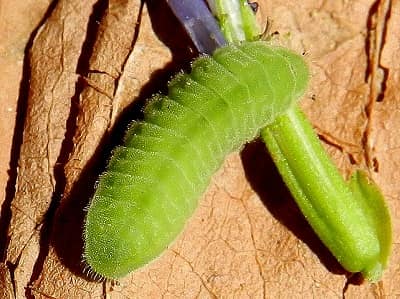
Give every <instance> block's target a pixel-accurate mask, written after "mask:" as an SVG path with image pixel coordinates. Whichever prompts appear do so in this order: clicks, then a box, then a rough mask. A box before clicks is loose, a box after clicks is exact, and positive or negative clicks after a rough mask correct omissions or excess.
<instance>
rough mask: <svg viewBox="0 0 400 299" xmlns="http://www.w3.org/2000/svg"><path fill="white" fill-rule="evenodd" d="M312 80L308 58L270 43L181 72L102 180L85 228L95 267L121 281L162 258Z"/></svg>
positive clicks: (227, 51) (226, 52) (221, 53)
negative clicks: (244, 150) (215, 184)
mask: <svg viewBox="0 0 400 299" xmlns="http://www.w3.org/2000/svg"><path fill="white" fill-rule="evenodd" d="M307 81H308V68H307V66H306V64H305V62H304V60H303V59H302V57H301V56H298V55H296V54H294V53H292V52H290V51H288V50H287V49H283V48H280V47H272V46H269V45H268V44H267V43H266V42H262V41H257V42H243V43H241V44H238V45H229V46H226V47H223V48H220V49H218V50H216V51H215V53H214V54H213V55H212V57H201V58H198V59H197V60H195V61H194V62H193V65H192V72H191V73H190V74H179V75H177V76H176V77H175V78H174V79H173V80H172V81H171V82H170V84H169V89H168V96H162V95H157V96H154V97H153V98H152V99H151V100H150V102H149V104H148V105H147V106H146V108H145V110H144V120H143V121H140V122H134V123H133V124H132V125H131V127H130V128H129V129H128V132H127V133H126V138H125V142H124V145H123V146H119V147H117V148H116V149H115V150H114V152H113V155H112V158H111V159H110V162H109V165H108V167H107V169H106V171H105V172H104V173H103V174H102V175H101V177H100V179H99V181H98V185H97V189H96V192H95V194H94V196H93V199H92V201H91V203H90V205H89V207H88V213H87V218H86V223H85V248H84V258H85V260H86V262H87V263H88V265H89V267H90V269H91V270H92V271H94V272H95V273H97V274H99V275H101V276H103V277H106V278H119V277H122V276H124V275H126V274H128V273H129V272H130V271H132V270H135V269H137V268H139V267H141V266H143V265H145V264H147V263H148V262H150V261H151V260H152V259H154V258H155V257H157V256H159V255H160V254H161V253H162V251H163V250H165V249H166V247H167V246H168V245H169V244H170V243H171V242H172V241H173V240H174V239H175V238H176V237H177V235H178V234H179V233H180V232H181V231H182V229H183V226H184V224H185V222H186V220H187V219H188V217H190V215H191V214H192V213H193V211H194V209H195V208H196V206H197V202H198V199H199V197H200V196H201V194H202V193H203V192H204V191H205V189H206V188H207V185H208V184H209V181H210V178H211V176H212V174H213V173H214V172H215V171H216V170H217V169H218V168H219V167H220V166H221V164H222V162H223V160H224V158H225V156H226V155H227V154H228V153H230V152H232V151H234V150H238V149H240V147H241V146H242V145H243V144H244V143H246V142H247V141H250V140H252V139H254V138H255V137H256V136H257V135H258V134H259V131H260V129H261V128H263V127H264V126H266V125H267V124H270V123H271V122H272V121H273V120H274V119H275V118H276V117H277V116H279V115H281V114H282V113H284V112H285V111H287V110H288V109H289V108H290V107H291V106H293V105H294V104H295V103H296V100H297V99H298V98H299V96H301V95H302V94H303V92H304V90H305V88H306V85H307Z"/></svg>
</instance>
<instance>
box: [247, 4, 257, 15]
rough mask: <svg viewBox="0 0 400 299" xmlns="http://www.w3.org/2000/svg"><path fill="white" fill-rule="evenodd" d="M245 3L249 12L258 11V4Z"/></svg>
mask: <svg viewBox="0 0 400 299" xmlns="http://www.w3.org/2000/svg"><path fill="white" fill-rule="evenodd" d="M247 3H248V4H249V5H250V8H251V10H252V11H253V12H254V13H256V12H257V11H258V3H257V2H249V1H247Z"/></svg>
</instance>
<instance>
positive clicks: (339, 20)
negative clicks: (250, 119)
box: [0, 0, 400, 298]
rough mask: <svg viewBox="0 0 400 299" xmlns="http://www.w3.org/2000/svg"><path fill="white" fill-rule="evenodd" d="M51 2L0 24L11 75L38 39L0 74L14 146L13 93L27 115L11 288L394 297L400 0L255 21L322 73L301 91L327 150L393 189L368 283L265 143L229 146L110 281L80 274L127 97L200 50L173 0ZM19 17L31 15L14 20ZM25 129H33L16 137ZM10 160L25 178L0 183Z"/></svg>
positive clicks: (8, 265) (268, 10)
mask: <svg viewBox="0 0 400 299" xmlns="http://www.w3.org/2000/svg"><path fill="white" fill-rule="evenodd" d="M24 3H26V2H24ZM28 3H30V1H28ZM35 3H38V2H37V1H35ZM107 3H108V5H107ZM47 4H48V3H47V2H45V1H43V2H41V5H33V2H32V4H30V5H31V6H30V9H29V10H27V9H26V7H25V6H24V5H20V6H18V5H15V6H7V5H5V4H3V3H2V2H0V15H1V16H3V15H4V16H5V18H0V26H2V27H3V26H5V28H12V30H11V29H8V30H9V31H5V30H2V31H3V32H13V33H14V32H15V33H14V35H11V34H3V35H0V41H2V42H1V43H0V55H1V54H2V53H6V54H7V55H8V56H7V55H2V56H0V63H1V65H2V66H3V69H5V70H10V71H9V72H10V73H11V74H12V75H13V76H14V77H13V76H11V78H16V79H15V80H14V81H16V82H19V79H18V78H21V71H22V65H21V64H19V65H17V64H15V61H18V59H19V61H21V59H22V58H23V54H24V50H23V49H24V47H25V46H26V45H28V46H27V47H28V49H29V53H30V54H29V56H26V60H25V67H26V69H28V70H29V71H28V72H26V74H24V76H23V78H22V84H21V86H20V85H19V83H18V84H17V83H16V82H13V83H12V84H8V81H10V80H9V77H7V76H1V77H0V86H2V87H3V89H2V90H4V91H5V92H3V94H2V96H4V94H6V96H5V98H6V99H7V102H6V103H8V104H7V105H8V106H7V105H3V107H2V109H3V110H1V116H2V127H1V131H2V132H3V131H4V132H5V133H4V134H2V136H1V138H3V139H4V142H2V144H1V146H2V147H3V151H1V152H2V154H3V155H4V159H6V160H7V161H9V160H10V158H9V156H8V155H7V153H9V152H10V148H11V144H12V141H11V139H12V138H13V136H12V135H11V133H10V132H11V130H12V128H13V125H12V124H13V119H14V118H15V112H13V113H11V114H10V111H9V109H8V108H9V107H11V109H12V110H11V111H15V109H16V108H15V107H17V97H18V96H19V98H20V100H19V102H18V105H19V106H21V105H22V106H21V107H19V108H18V109H20V110H22V111H25V112H24V114H25V115H26V117H25V124H24V131H23V134H21V132H20V131H18V130H21V127H22V126H21V125H19V127H18V124H19V122H21V121H22V120H18V119H17V121H18V122H17V127H16V130H15V131H14V141H13V142H14V145H13V147H12V150H13V151H18V153H15V152H13V153H12V154H13V155H15V156H19V162H18V176H17V180H16V182H17V184H16V186H15V196H14V194H13V190H12V188H11V189H10V188H8V189H7V192H8V193H7V197H5V196H4V198H5V199H6V200H5V201H4V203H3V205H2V213H1V221H0V224H1V227H0V229H1V230H0V232H3V231H4V229H8V236H9V242H5V240H3V239H5V238H3V237H2V238H1V239H0V241H1V242H2V243H0V248H1V246H3V247H4V248H5V246H7V251H6V252H5V253H6V254H5V257H4V259H3V260H2V261H3V263H1V264H0V289H1V291H0V296H1V298H13V297H15V298H25V296H28V298H31V297H32V296H33V297H35V298H103V297H105V296H108V297H110V298H160V297H165V298H195V297H200V298H220V297H221V298H228V297H229V298H231V297H234V298H263V297H264V298H290V297H293V298H323V297H327V298H337V297H342V296H345V297H346V298H359V297H362V298H396V297H398V296H400V287H399V285H400V278H399V277H400V275H399V274H400V268H399V266H398V265H399V262H400V253H399V232H400V220H399V219H400V217H399V216H400V204H399V195H400V187H399V186H398V184H396V183H397V181H398V179H399V177H400V158H397V157H400V155H399V149H400V146H399V143H400V141H398V139H399V138H398V128H400V122H399V119H400V118H399V115H398V114H399V109H398V106H399V104H398V103H399V95H398V94H399V92H398V86H400V85H399V83H400V82H399V78H400V76H399V71H400V70H399V67H398V66H397V65H396V64H395V61H396V54H397V53H398V51H399V45H400V43H399V39H400V38H399V36H400V32H399V31H400V29H399V28H400V24H399V19H400V18H399V16H400V3H399V2H398V1H388V0H382V1H376V2H374V1H370V0H357V1H343V2H339V1H303V2H302V5H301V6H300V7H299V5H298V2H297V1H274V2H271V1H268V2H262V1H260V6H261V11H260V14H259V18H260V20H261V21H263V22H264V23H265V21H266V19H267V18H268V19H270V20H272V21H273V28H272V30H273V31H278V32H279V33H280V34H279V36H280V40H281V41H282V43H285V44H289V46H290V47H292V48H294V49H296V50H297V51H299V52H303V51H304V52H305V53H306V57H307V59H308V61H309V63H310V66H311V69H312V78H311V79H312V80H311V85H310V88H309V91H308V93H307V95H306V96H305V97H304V99H303V101H302V106H303V108H304V109H305V111H306V112H307V114H308V115H309V117H310V119H311V121H312V122H313V124H314V125H315V127H316V129H317V131H318V133H319V134H320V137H321V139H322V140H323V141H325V145H326V148H327V150H328V152H329V153H330V154H331V156H332V157H333V158H334V160H335V162H336V163H337V165H338V166H339V167H340V169H341V170H342V171H343V174H344V175H345V176H348V175H349V174H350V172H351V171H352V170H354V169H355V168H359V167H361V168H364V169H367V170H368V171H369V172H370V175H371V176H372V177H373V178H374V179H375V180H376V181H377V183H378V184H379V185H380V186H381V187H382V190H383V192H384V193H385V196H386V197H387V199H388V204H389V206H390V209H391V212H392V217H393V228H394V245H393V254H392V258H391V263H390V266H389V268H388V269H387V271H386V272H385V275H384V277H383V280H382V281H381V282H380V283H378V284H368V283H364V284H361V285H360V284H357V283H355V282H354V279H348V278H347V275H346V273H345V272H344V271H343V270H342V269H341V268H340V266H339V265H338V264H337V263H336V262H335V260H334V259H333V258H332V257H331V256H330V254H329V252H328V251H327V250H326V249H325V248H324V247H323V245H322V244H321V243H320V242H319V241H318V239H317V238H316V237H315V235H314V234H313V232H312V231H311V229H310V228H309V227H308V225H307V224H306V222H305V220H304V219H303V217H302V216H301V214H300V213H299V211H298V209H297V208H296V206H295V204H294V203H293V200H292V199H291V198H290V195H289V194H288V192H287V191H286V189H285V187H284V186H283V184H282V182H281V180H280V178H279V175H278V174H277V172H276V170H275V168H274V166H273V163H272V162H271V161H270V159H269V158H268V155H267V153H266V152H265V149H264V147H263V145H262V144H261V143H260V142H255V143H252V144H250V145H247V146H246V147H245V148H244V149H243V151H242V152H241V153H240V155H239V154H238V153H233V154H232V155H230V156H229V157H227V160H226V162H225V164H224V165H223V166H222V168H221V169H220V170H219V171H218V173H216V174H215V176H214V177H213V180H212V184H210V186H209V188H208V191H207V192H206V194H205V195H204V197H203V198H202V199H201V201H200V204H199V208H198V209H197V211H196V213H195V214H194V215H193V217H192V218H191V219H190V220H189V222H188V224H187V226H186V228H185V230H184V232H183V233H182V234H181V235H180V237H179V238H178V240H176V242H174V244H172V245H171V246H170V248H169V249H168V250H166V252H165V253H164V254H163V255H162V256H160V257H159V258H158V259H156V260H155V261H154V262H152V263H150V264H149V265H148V266H146V267H144V268H142V269H140V270H138V271H136V272H135V273H132V274H131V275H129V276H128V277H126V278H124V279H121V280H120V281H118V282H113V283H112V282H107V283H104V284H103V283H99V282H96V281H92V280H90V279H88V278H87V277H86V276H85V275H84V274H82V264H81V247H82V239H81V233H82V221H83V217H84V212H83V208H84V207H85V205H86V204H87V201H88V197H89V194H90V192H91V191H92V188H93V184H94V181H95V178H96V175H97V174H98V172H99V171H100V169H101V168H102V167H103V166H104V165H102V163H103V162H102V161H104V160H105V159H106V158H105V157H107V154H108V153H109V151H110V146H109V144H113V143H115V142H118V141H117V140H118V139H119V138H120V136H121V134H122V133H121V132H122V131H123V128H124V127H126V125H127V123H128V119H131V118H132V115H135V111H136V110H135V109H136V106H137V105H131V103H132V102H141V101H142V100H143V99H144V98H146V97H148V96H149V95H150V94H151V93H154V92H156V91H157V90H158V89H159V88H162V87H165V83H166V82H167V80H168V78H169V76H170V74H171V73H172V71H173V70H176V69H179V68H180V67H182V66H187V62H188V61H189V60H190V57H191V56H192V55H193V54H192V53H191V51H190V48H189V45H190V43H189V42H188V41H187V39H185V38H184V37H183V35H182V32H181V31H180V30H181V29H179V26H178V25H177V23H176V22H175V21H174V20H173V19H172V18H171V15H170V12H169V11H168V9H167V8H166V6H165V3H164V2H163V1H155V0H153V1H148V4H147V5H145V6H144V7H141V5H140V1H128V0H125V1H122V0H120V1H111V0H110V1H98V2H96V1H84V2H81V1H78V0H64V1H63V0H59V1H58V2H57V3H56V4H55V5H54V7H50V8H49V11H48V15H45V12H44V10H45V9H46V5H47ZM25 5H26V4H25ZM93 5H94V6H93ZM24 16H28V19H27V20H29V21H26V22H20V21H16V19H23V17H24ZM29 16H35V18H33V17H32V18H31V19H30V18H29ZM42 17H43V18H44V19H43V21H44V23H43V25H41V26H40V27H39V29H38V30H37V32H35V31H34V28H35V27H36V26H37V24H38V22H39V20H40V18H42ZM35 20H36V21H35ZM13 24H15V25H14V27H11V26H12V25H13ZM13 30H14V31H13ZM30 32H33V33H32V41H33V42H32V43H31V44H30V43H28V38H29V34H30ZM16 34H19V35H20V36H21V37H23V38H22V39H20V40H19V42H18V43H16V40H17V39H16V38H15V36H18V35H16ZM33 38H34V39H33ZM3 45H4V46H3ZM13 49H14V51H15V53H16V54H15V57H12V55H10V53H14V52H13ZM6 50H7V51H6ZM26 55H28V54H26ZM27 58H29V59H27ZM171 61H172V63H170V62H171ZM7 79H8V81H6V80H7ZM28 82H29V88H28V89H27V90H28V91H29V92H27V91H26V90H23V88H24V86H25V88H27V86H28ZM24 84H25V85H24ZM18 93H19V95H18ZM24 96H25V97H26V98H27V100H25V101H26V104H23V101H22V100H23V99H24ZM21 98H22V100H21ZM21 102H22V103H21ZM4 109H6V110H4ZM3 119H7V120H8V121H6V122H5V124H4V125H3ZM110 133H112V134H110ZM115 135H117V137H114V136H115ZM15 136H23V138H22V140H20V144H21V145H20V147H18V138H16V137H15ZM3 139H2V141H3ZM11 161H12V160H11ZM11 166H12V167H14V168H15V167H16V166H17V165H13V163H11ZM6 167H7V166H6V164H3V169H6ZM62 169H64V173H62V171H61V170H62ZM13 173H14V183H15V173H16V169H11V172H10V174H11V177H10V178H9V177H8V176H7V174H6V173H5V171H3V172H2V173H1V176H0V179H1V181H0V182H4V184H3V185H5V182H6V181H7V180H9V182H13ZM12 187H13V188H14V186H12ZM2 192H4V191H2ZM10 193H11V195H10ZM10 196H11V197H10ZM2 198H3V195H2ZM7 198H8V200H7ZM11 199H12V201H11ZM10 213H11V219H9V218H10Z"/></svg>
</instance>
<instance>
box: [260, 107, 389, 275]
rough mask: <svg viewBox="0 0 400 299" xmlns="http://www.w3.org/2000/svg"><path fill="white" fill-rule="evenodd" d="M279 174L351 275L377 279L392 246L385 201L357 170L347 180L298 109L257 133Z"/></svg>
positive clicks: (292, 110)
mask: <svg viewBox="0 0 400 299" xmlns="http://www.w3.org/2000/svg"><path fill="white" fill-rule="evenodd" d="M261 135H262V138H263V140H264V142H265V144H266V145H267V148H268V150H269V152H270V153H271V156H272V157H273V159H274V161H275V164H276V165H277V167H278V169H279V172H280V174H281V175H282V177H283V179H284V181H285V183H286V185H287V186H288V187H289V189H290V191H291V193H292V195H293V197H294V198H295V200H296V202H297V204H298V206H299V207H300V209H301V211H302V213H303V214H304V216H305V217H306V219H307V221H308V222H309V223H310V225H311V226H312V228H313V229H314V231H315V232H316V234H317V235H318V236H319V238H320V239H321V240H322V242H323V243H324V244H325V245H326V246H327V247H328V248H329V250H330V251H331V252H332V254H333V255H334V256H335V257H336V258H337V260H338V261H339V262H340V264H341V265H342V266H343V267H344V268H345V269H346V270H348V271H350V272H361V273H362V274H363V276H364V277H365V278H367V279H368V280H370V281H377V280H379V279H380V277H381V275H382V272H383V269H384V268H385V267H386V265H387V262H388V259H389V255H390V248H391V236H392V232H391V222H390V215H389V211H388V208H387V207H386V204H385V200H384V197H383V196H382V195H381V193H380V191H379V189H378V187H377V186H376V185H375V184H374V183H373V182H372V181H370V180H369V179H368V178H367V176H366V175H365V174H364V173H362V172H360V171H357V172H356V173H355V174H354V175H353V177H352V178H351V179H350V181H349V182H345V181H344V180H343V178H342V176H341V174H340V173H339V172H338V170H337V169H336V167H335V166H334V165H333V163H332V162H331V160H330V159H329V157H328V156H327V154H326V153H325V151H324V149H323V147H322V145H321V144H320V142H319V140H318V138H317V136H316V134H315V133H314V131H313V129H312V127H311V125H310V124H309V122H308V121H307V120H306V119H305V117H304V115H303V113H302V112H301V111H300V109H299V108H293V109H290V110H289V111H288V112H286V113H285V114H284V115H283V116H280V117H278V118H277V119H276V120H275V121H274V122H273V123H272V124H271V125H269V126H267V127H266V128H264V129H263V130H262V132H261Z"/></svg>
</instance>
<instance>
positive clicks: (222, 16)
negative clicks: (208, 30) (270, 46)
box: [208, 0, 260, 42]
mask: <svg viewBox="0 0 400 299" xmlns="http://www.w3.org/2000/svg"><path fill="white" fill-rule="evenodd" d="M208 3H209V5H210V7H211V10H212V12H213V14H214V15H215V17H216V18H217V19H218V21H219V24H220V26H221V30H222V33H223V34H224V36H225V38H226V40H227V41H229V42H239V41H243V40H247V41H253V40H257V39H258V38H259V34H260V29H259V27H258V24H257V22H256V19H255V18H254V13H253V11H252V9H251V7H250V5H249V4H248V3H247V0H208Z"/></svg>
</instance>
